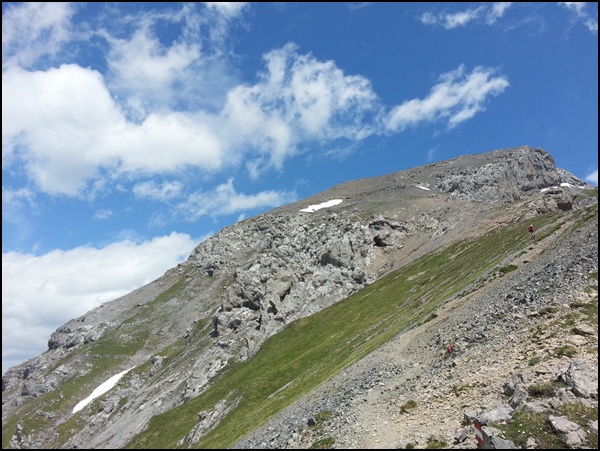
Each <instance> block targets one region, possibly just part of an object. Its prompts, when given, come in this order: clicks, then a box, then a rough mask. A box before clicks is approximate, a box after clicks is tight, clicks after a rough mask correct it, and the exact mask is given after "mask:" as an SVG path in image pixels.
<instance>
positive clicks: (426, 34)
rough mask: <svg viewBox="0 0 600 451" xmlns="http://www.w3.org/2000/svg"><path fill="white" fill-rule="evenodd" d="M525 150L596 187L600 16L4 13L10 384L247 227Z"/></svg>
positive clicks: (250, 10)
mask: <svg viewBox="0 0 600 451" xmlns="http://www.w3.org/2000/svg"><path fill="white" fill-rule="evenodd" d="M521 145H530V146H532V147H542V148H544V149H546V150H547V151H548V152H550V154H551V155H552V156H553V157H554V159H555V161H556V164H557V166H558V167H560V168H563V169H566V170H567V171H569V172H571V173H572V174H574V175H575V176H577V177H579V178H581V179H583V180H585V181H587V182H588V183H590V184H592V185H597V183H598V4H597V3H474V2H469V3H338V2H336V3H316V2H311V3H174V2H169V3H143V2H135V3H134V2H125V3H119V2H109V3H58V2H57V3H40V2H29V3H11V2H6V3H3V4H2V372H3V373H4V372H5V371H6V370H7V369H8V368H9V367H11V366H14V365H17V364H19V363H22V362H23V361H25V360H27V359H29V358H31V357H34V356H37V355H39V354H40V353H42V352H43V351H45V350H46V348H47V341H48V338H49V337H50V334H51V333H52V332H53V331H54V330H55V329H56V328H57V327H59V326H60V325H62V324H64V323H65V322H67V321H68V320H70V319H72V318H75V317H77V316H79V315H82V314H84V313H85V312H87V311H88V310H90V309H91V308H94V307H96V306H98V305H100V304H102V303H104V302H106V301H109V300H112V299H115V298H116V297H118V296H121V295H124V294H127V293H129V292H131V291H132V290H134V289H136V288H138V287H140V286H142V285H144V284H146V283H148V282H150V281H152V280H154V279H156V278H157V277H159V276H161V275H162V274H163V273H164V272H165V271H166V270H168V269H170V268H172V267H174V266H176V265H177V264H178V263H180V262H182V261H184V260H185V259H186V258H187V257H188V255H189V254H190V252H191V251H192V249H193V248H194V247H195V246H196V245H197V244H199V243H200V242H201V241H203V240H204V239H206V238H207V237H209V236H210V235H212V234H214V233H216V232H218V231H219V230H221V229H222V228H223V227H225V226H227V225H230V224H232V223H234V222H236V221H239V220H242V219H244V218H248V217H251V216H255V215H257V214H260V213H263V212H265V211H268V210H270V209H272V208H274V207H277V206H279V205H283V204H287V203H290V202H293V201H296V200H300V199H303V198H306V197H308V196H311V195H313V194H315V193H318V192H320V191H323V190H325V189H327V188H330V187H332V186H334V185H336V184H339V183H342V182H344V181H348V180H354V179H358V178H364V177H373V176H377V175H381V174H386V173H390V172H393V171H398V170H403V169H409V168H412V167H416V166H421V165H425V164H428V163H431V162H435V161H440V160H445V159H449V158H454V157H456V156H459V155H464V154H473V153H482V152H487V151H491V150H496V149H501V148H507V147H517V146H521Z"/></svg>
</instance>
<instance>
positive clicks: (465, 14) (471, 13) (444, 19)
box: [420, 2, 512, 30]
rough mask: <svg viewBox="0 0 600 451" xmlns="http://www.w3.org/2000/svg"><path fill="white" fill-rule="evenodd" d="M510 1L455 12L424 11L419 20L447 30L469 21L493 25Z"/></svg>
mask: <svg viewBox="0 0 600 451" xmlns="http://www.w3.org/2000/svg"><path fill="white" fill-rule="evenodd" d="M511 5H512V2H497V3H481V4H480V5H479V6H476V7H472V8H468V9H467V10H465V11H459V12H456V13H445V12H444V13H437V14H436V13H432V12H426V13H424V14H422V15H421V17H420V20H421V22H422V23H423V24H425V25H439V26H441V27H443V28H445V29H447V30H450V29H452V28H458V27H465V26H467V25H468V24H470V23H476V24H481V23H483V24H486V25H493V24H494V23H496V21H497V20H498V19H500V18H502V16H503V15H504V13H505V12H506V11H507V10H508V9H509V8H510V7H511Z"/></svg>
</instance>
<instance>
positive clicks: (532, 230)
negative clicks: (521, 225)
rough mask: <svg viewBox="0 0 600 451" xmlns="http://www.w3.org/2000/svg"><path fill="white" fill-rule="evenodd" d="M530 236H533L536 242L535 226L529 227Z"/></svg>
mask: <svg viewBox="0 0 600 451" xmlns="http://www.w3.org/2000/svg"><path fill="white" fill-rule="evenodd" d="M527 230H529V235H531V239H532V240H535V228H534V227H533V224H532V225H530V226H529V229H527Z"/></svg>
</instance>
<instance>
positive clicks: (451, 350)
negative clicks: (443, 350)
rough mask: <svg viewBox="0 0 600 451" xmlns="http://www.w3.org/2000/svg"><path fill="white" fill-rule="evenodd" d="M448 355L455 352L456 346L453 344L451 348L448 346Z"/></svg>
mask: <svg viewBox="0 0 600 451" xmlns="http://www.w3.org/2000/svg"><path fill="white" fill-rule="evenodd" d="M447 352H448V354H452V353H453V352H454V345H453V344H452V343H451V344H450V346H448V349H447Z"/></svg>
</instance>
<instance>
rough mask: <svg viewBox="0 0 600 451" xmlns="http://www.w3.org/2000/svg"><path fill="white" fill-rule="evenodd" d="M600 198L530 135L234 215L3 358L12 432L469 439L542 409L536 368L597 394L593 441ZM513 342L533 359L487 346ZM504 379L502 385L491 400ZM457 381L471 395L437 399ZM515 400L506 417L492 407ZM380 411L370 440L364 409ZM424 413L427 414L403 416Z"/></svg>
mask: <svg viewBox="0 0 600 451" xmlns="http://www.w3.org/2000/svg"><path fill="white" fill-rule="evenodd" d="M597 198H598V194H597V188H596V187H592V186H589V185H587V184H586V183H585V182H583V181H582V180H579V179H578V178H576V177H574V176H573V175H572V174H569V173H568V172H567V171H564V170H562V169H560V168H556V166H555V163H554V160H553V159H552V157H551V155H550V154H549V153H548V152H547V151H545V150H543V149H539V148H531V147H528V146H522V147H517V148H511V149H501V150H495V151H491V152H485V153H481V154H474V155H464V156H461V157H458V158H455V159H452V160H447V161H442V162H438V163H434V164H429V165H426V166H422V167H418V168H414V169H410V170H404V171H398V172H394V173H391V174H388V175H384V176H380V177H375V178H368V179H360V180H354V181H349V182H346V183H343V184H340V185H337V186H334V187H333V188H331V189H329V190H326V191H324V192H322V193H319V194H317V195H315V196H312V197H310V198H307V199H304V200H302V201H299V202H296V203H293V204H289V205H285V206H282V207H279V208H276V209H274V210H272V211H270V212H267V213H265V214H261V215H258V216H255V217H253V218H249V219H246V220H243V221H240V222H238V223H236V224H234V225H232V226H229V227H226V228H224V229H223V230H222V231H220V232H219V233H217V234H216V235H214V236H212V237H211V238H209V239H208V240H206V241H204V242H202V243H200V244H199V245H198V246H197V247H196V248H195V249H194V251H193V252H192V253H191V255H190V256H189V258H188V259H187V260H186V261H185V262H184V263H181V264H180V265H178V266H177V267H175V268H173V269H171V270H169V271H167V272H166V273H165V274H164V275H163V276H162V277H160V278H158V279H156V280H155V281H153V282H151V283H149V284H148V285H146V286H144V287H141V288H139V289H137V290H135V291H133V292H132V293H130V294H128V295H126V296H123V297H121V298H118V299H115V300H114V301H111V302H107V303H105V304H103V305H101V306H100V307H98V308H96V309H94V310H91V311H89V312H88V313H86V314H85V315H83V316H81V317H79V318H75V319H73V320H71V321H69V322H67V323H66V324H64V325H63V326H61V327H59V328H58V329H57V330H56V331H55V332H54V333H53V334H52V335H51V337H50V339H49V341H48V350H47V351H45V352H44V353H42V354H41V355H40V356H38V357H35V358H33V359H31V360H29V361H27V362H25V363H23V364H21V365H19V366H16V367H13V368H11V369H9V370H8V371H7V372H6V374H5V375H4V376H3V378H2V445H3V448H175V447H181V448H194V447H201V448H233V447H237V448H286V447H287V448H305V447H310V446H313V447H336V448H337V447H356V448H365V447H368V448H376V447H380V446H378V445H381V444H382V443H384V444H385V447H388V446H389V447H410V446H409V445H411V446H413V445H415V444H416V445H419V446H420V445H423V446H424V447H425V446H426V445H427V444H429V445H431V444H432V443H431V441H432V440H439V443H442V441H443V440H446V442H444V443H447V442H449V441H452V440H454V442H455V443H454V442H453V445H452V446H455V447H473V446H472V445H473V440H475V432H474V431H473V430H472V428H473V426H472V422H473V421H475V420H477V421H479V422H480V423H481V424H484V426H486V427H487V426H488V425H492V424H494V425H496V423H505V424H506V423H510V422H511V421H510V419H515V421H516V418H517V417H516V414H517V412H519V410H518V407H523V406H526V405H529V406H533V405H534V404H532V403H529V404H528V402H527V393H529V392H528V391H527V390H528V389H531V387H532V385H531V384H532V383H533V384H534V385H535V384H538V385H539V386H541V387H545V386H546V385H549V384H550V382H555V381H553V380H551V381H550V382H547V381H538V380H537V379H535V378H536V377H540V375H541V374H543V375H545V376H548V375H549V374H550V376H548V377H550V378H555V379H556V380H557V381H558V380H560V381H562V382H563V384H564V386H563V387H562V388H561V390H562V392H560V393H561V396H562V398H560V401H554V399H555V397H556V396H558V395H555V393H554V392H552V393H551V394H549V395H548V396H547V397H546V398H547V400H546V403H548V404H552V403H553V405H554V407H556V406H557V405H558V404H561V403H562V404H561V405H565V404H566V400H567V399H570V398H568V397H569V395H570V396H571V397H572V398H576V399H575V400H577V401H579V400H585V401H586V403H587V404H586V405H585V409H588V407H589V409H591V413H590V411H588V410H585V409H584V411H583V413H582V412H581V411H579V410H578V411H577V412H578V415H577V419H578V421H580V422H581V421H583V420H582V418H584V419H586V418H587V417H588V416H589V415H591V416H592V417H593V415H594V408H595V420H596V423H595V424H596V426H595V428H596V444H597V415H598V414H597V373H598V366H597V365H598V363H597V349H598V348H597V332H598V327H597V305H598V297H597V279H598V276H597V274H598V273H597V270H598V237H597V228H598V227H597V226H598V210H597ZM530 224H534V225H535V227H536V228H537V231H536V237H535V239H532V238H531V237H530V235H529V233H528V232H527V227H528V226H529V225H530ZM568 315H571V316H568ZM563 324H566V326H563ZM536 328H539V329H536ZM573 329H576V330H577V332H572V330H573ZM532 330H533V331H534V332H532ZM550 330H552V331H553V333H552V334H550V333H546V332H547V331H550ZM535 331H538V332H537V333H535ZM544 331H546V332H544ZM565 331H566V332H565ZM564 333H568V334H569V335H568V336H567V337H564V336H563V335H564ZM532 334H533V335H534V336H533V338H532ZM573 334H575V336H576V337H577V338H578V339H577V340H572V338H573V337H572V335H573ZM557 337H561V338H564V339H568V340H569V341H567V342H564V343H563V342H559V343H557V342H556V340H558V338H557ZM594 339H595V342H594ZM532 343H534V344H532ZM594 343H595V344H594ZM450 344H452V345H454V346H455V350H454V352H452V353H449V352H447V346H449V345H450ZM534 345H535V346H537V348H536V347H535V346H534ZM527 346H530V347H527ZM531 346H533V348H531ZM551 346H555V347H554V348H552V347H551ZM556 348H560V349H561V351H560V352H559V351H556ZM541 349H544V350H543V352H542V351H541ZM590 349H591V352H590ZM507 350H509V351H510V350H514V351H515V352H517V351H518V352H521V353H522V354H521V355H519V356H517V357H515V356H513V357H512V359H513V360H510V359H509V357H502V362H503V365H499V366H498V365H497V362H495V361H494V359H493V358H492V359H491V360H490V357H498V358H500V356H503V355H504V354H503V353H504V352H508V351H507ZM536 353H537V354H536ZM533 354H535V355H533ZM530 355H531V357H529V356H530ZM515 362H520V363H519V364H517V363H515ZM530 362H534V363H532V364H531V365H529V363H530ZM519 365H521V366H519ZM523 365H525V366H524V368H521V367H522V366H523ZM552 365H556V371H555V370H553V369H551V366H552ZM565 365H566V367H565ZM594 365H595V367H594ZM486 368H494V371H492V374H487V373H486V371H485V369H486ZM552 368H553V367H552ZM594 368H595V373H594ZM517 369H519V371H516V370H517ZM526 370H527V371H526ZM529 370H531V371H532V372H533V373H532V374H533V376H530V375H529ZM475 374H476V375H477V376H478V378H479V379H478V380H476V381H470V382H466V381H467V380H470V379H469V378H470V377H473V375H475ZM594 374H595V378H596V379H595V380H596V391H595V392H594V391H593V389H590V388H589V385H590V383H589V381H590V379H591V381H592V385H593V377H594ZM450 380H452V383H451V384H450V383H449V382H448V381H450ZM492 380H493V383H492ZM530 380H533V381H534V382H531V381H530ZM442 381H445V382H442ZM461 381H462V382H461ZM482 381H483V382H482ZM391 383H394V384H395V387H396V388H394V389H393V390H392V389H389V385H388V384H391ZM494 384H496V385H498V384H501V385H502V384H503V385H502V387H503V389H502V390H503V391H506V393H503V394H502V396H505V397H506V399H503V398H502V397H500V399H496V398H493V399H492V398H490V397H489V396H490V393H487V392H486V390H485V388H490V387H493V386H494ZM527 384H528V385H527ZM504 385H506V387H505V388H504ZM442 386H445V387H448V386H451V387H454V388H453V395H452V396H453V397H454V398H457V399H456V400H454V399H447V400H446V401H447V402H446V403H445V404H443V405H441V406H440V407H439V408H436V409H433V410H432V409H428V408H426V409H425V410H424V411H421V410H422V409H423V408H424V407H427V406H428V405H433V404H434V402H433V401H432V399H438V400H439V399H443V398H445V395H444V396H442V394H443V393H442V391H443V390H442V389H441V387H442ZM386 387H388V388H386ZM565 387H567V388H568V389H567V388H565ZM467 389H469V390H467ZM556 390H558V389H556ZM466 391H469V392H470V394H472V395H474V394H475V393H477V399H478V402H476V403H472V402H471V403H469V402H465V400H464V399H462V398H461V396H460V395H461V394H462V393H463V392H466ZM548 391H551V390H550V389H548ZM567 392H568V394H565V393H567ZM515 393H517V395H518V396H517V397H516V396H515ZM425 395H430V397H429V398H426V397H425ZM492 395H498V394H497V393H492ZM531 396H532V395H531V393H529V397H531ZM417 398H420V399H421V400H422V401H421V402H422V404H419V403H418V402H417V401H416V399H417ZM369 399H370V400H371V401H372V403H373V405H375V406H376V407H374V408H373V409H368V408H366V407H365V406H364V405H363V404H364V402H363V401H365V400H369ZM384 399H385V402H383V400H384ZM425 399H427V400H426V401H425ZM548 399H550V400H552V402H550V401H548ZM457 400H458V401H459V403H460V405H456V404H457V403H456V401H457ZM500 401H505V402H504V404H503V405H502V406H495V404H497V403H498V402H500ZM380 404H384V405H385V406H386V408H385V409H383V408H379V407H381V405H380ZM475 404H477V405H478V407H477V408H475V407H474V406H475ZM588 404H589V406H588ZM451 405H453V407H452V409H454V410H451V408H450V406H451ZM377 406H379V407H377ZM506 406H509V407H510V413H511V415H509V419H506V418H504V419H503V421H500V420H497V419H496V420H495V421H492V420H487V422H486V421H485V415H484V414H488V413H489V412H490V411H491V412H494V410H493V408H495V407H498V408H501V407H503V408H505V407H506ZM535 406H537V405H535ZM488 407H489V409H488ZM536 408H537V407H536ZM390 409H391V412H390ZM444 409H446V414H447V416H441V417H440V413H441V412H444ZM532 409H533V407H532ZM539 409H542V407H539ZM555 410H556V409H555ZM385 412H387V413H385ZM502 412H504V411H502ZM450 413H452V414H453V415H452V416H450ZM504 414H505V415H508V414H507V413H506V412H504ZM385 415H389V418H390V421H387V420H385V421H383V420H382V422H381V423H380V424H378V425H376V426H375V430H376V431H380V432H381V433H382V434H383V435H384V436H385V438H384V437H383V436H382V437H380V438H378V439H374V438H373V437H374V436H373V435H371V434H372V433H373V432H372V431H371V432H369V429H368V427H367V424H366V423H367V422H370V421H375V422H377V419H378V418H380V417H381V416H385ZM402 415H405V416H404V417H402ZM411 415H412V416H413V417H414V418H418V419H419V421H420V425H421V426H414V428H413V429H410V430H409V429H407V428H408V427H409V426H407V425H410V424H412V422H411V421H409V418H410V416H411ZM482 415H483V417H482ZM553 415H554V416H555V417H556V418H563V417H565V414H560V412H559V411H558V410H557V411H556V412H554V411H553V412H552V415H550V417H552V418H554V416H553ZM398 418H400V420H398ZM451 418H452V419H451ZM492 418H496V417H492ZM431 419H435V425H432V426H431V427H428V428H427V429H426V430H425V431H423V432H418V431H417V430H416V429H419V428H422V427H423V426H422V425H423V424H427V421H429V420H431ZM466 419H467V420H466ZM547 419H548V415H546V420H547ZM452 421H454V422H458V425H459V426H461V428H457V427H453V425H452ZM548 421H550V420H548ZM561 421H562V420H561ZM564 421H570V422H571V423H573V424H577V423H576V422H575V420H574V418H571V417H569V416H568V415H567V417H565V419H564ZM564 421H563V423H564ZM557 422H558V420H557ZM571 423H569V425H570V424H571ZM392 426H393V427H392ZM579 426H580V428H579V429H581V428H582V427H583V428H591V430H592V435H591V436H590V435H589V434H587V435H586V434H585V433H583V432H579V429H578V428H576V427H574V426H569V427H571V428H572V429H573V430H570V431H566V432H565V433H564V435H565V436H566V435H567V434H569V433H574V434H576V435H577V436H578V437H580V436H581V437H584V438H581V439H580V441H579V442H577V443H576V444H578V445H582V444H583V445H589V444H590V443H591V442H590V440H592V441H593V438H590V437H593V419H592V426H588V425H587V423H586V425H585V426H583V425H579ZM490 427H491V426H490ZM560 427H563V428H564V427H565V426H563V425H562V423H561V426H556V428H560ZM468 428H471V429H468ZM459 430H460V431H462V432H460V434H462V435H459V436H458V437H459V438H458V439H457V438H456V437H457V435H456V434H459ZM556 430H559V429H556ZM434 431H435V433H436V434H437V435H436V434H433V432H434ZM506 433H508V432H506ZM423 434H425V435H424V436H423ZM485 434H486V435H485V438H486V440H488V439H489V440H492V439H494V440H496V441H498V440H503V439H502V438H500V437H499V436H500V434H499V433H497V432H495V431H493V430H492V429H489V430H487V431H486V432H485ZM377 435H378V433H376V434H375V436H377ZM550 435H559V433H558V432H553V433H551V434H550ZM436 436H437V437H439V438H435V437H436ZM467 437H470V438H467ZM490 437H491V438H490ZM561 437H562V436H561ZM450 439H452V440H450ZM377 440H379V441H377ZM382 440H383V441H382ZM513 440H514V443H518V442H519V438H518V437H516V438H513ZM537 440H538V443H540V440H542V439H541V438H537ZM560 440H563V441H562V442H561V444H564V443H567V442H566V440H567V439H563V438H561V439H560ZM569 440H572V442H568V443H575V442H573V440H575V439H574V438H572V439H569ZM500 443H501V442H500ZM541 443H544V442H541ZM592 444H593V443H592ZM569 446H570V445H569ZM413 447H414V446H413ZM430 447H431V446H430ZM496 447H500V446H498V442H497V443H496ZM573 447H575V446H573Z"/></svg>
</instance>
